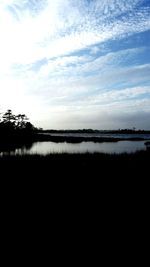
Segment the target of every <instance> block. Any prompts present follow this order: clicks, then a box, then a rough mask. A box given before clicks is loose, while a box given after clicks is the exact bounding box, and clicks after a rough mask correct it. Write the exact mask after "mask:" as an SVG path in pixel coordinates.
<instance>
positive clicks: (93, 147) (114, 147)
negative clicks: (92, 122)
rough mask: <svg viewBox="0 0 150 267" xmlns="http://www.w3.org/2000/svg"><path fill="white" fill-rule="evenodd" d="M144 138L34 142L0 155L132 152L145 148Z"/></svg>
mask: <svg viewBox="0 0 150 267" xmlns="http://www.w3.org/2000/svg"><path fill="white" fill-rule="evenodd" d="M144 143H145V140H142V141H119V142H103V143H94V142H81V143H73V144H72V143H67V142H60V143H55V142H50V141H47V142H35V143H33V144H32V145H31V146H30V147H25V146H24V147H22V148H16V149H15V150H14V151H9V152H1V153H0V155H4V154H11V155H18V154H19V155H23V154H41V155H47V154H49V153H86V152H89V153H94V152H101V153H109V154H111V153H117V154H120V153H125V152H126V153H132V152H136V151H139V150H146V146H145V145H144Z"/></svg>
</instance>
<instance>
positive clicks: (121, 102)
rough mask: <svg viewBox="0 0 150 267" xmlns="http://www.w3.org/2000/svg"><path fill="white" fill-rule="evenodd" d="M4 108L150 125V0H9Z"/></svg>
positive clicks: (0, 83)
mask: <svg viewBox="0 0 150 267" xmlns="http://www.w3.org/2000/svg"><path fill="white" fill-rule="evenodd" d="M0 38H1V42H0V59H1V60H0V69H1V72H0V112H1V110H7V109H8V108H10V109H11V110H12V111H13V112H14V113H15V114H18V113H21V114H26V115H27V116H28V117H29V119H30V121H31V122H32V123H33V124H34V125H35V126H36V127H42V128H43V129H50V128H51V129H80V128H94V129H106V130H107V129H110V130H111V129H118V128H133V127H135V128H137V129H144V130H148V129H150V1H147V0H132V1H131V0H82V1H81V0H76V1H74V0H54V1H52V0H37V1H35V0H24V1H20V0H1V1H0Z"/></svg>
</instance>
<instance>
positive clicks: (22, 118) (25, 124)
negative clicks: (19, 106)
mask: <svg viewBox="0 0 150 267" xmlns="http://www.w3.org/2000/svg"><path fill="white" fill-rule="evenodd" d="M35 130H36V128H35V127H34V126H33V124H32V123H31V122H29V119H28V118H27V116H26V115H25V114H17V115H15V114H13V113H12V111H11V110H10V109H8V110H7V111H6V112H5V113H3V114H0V135H4V134H13V133H17V132H19V133H31V132H33V131H35Z"/></svg>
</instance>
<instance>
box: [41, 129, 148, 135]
mask: <svg viewBox="0 0 150 267" xmlns="http://www.w3.org/2000/svg"><path fill="white" fill-rule="evenodd" d="M39 132H45V133H64V134H65V133H101V134H105V133H106V134H143V133H148V134H150V131H148V130H147V131H146V130H136V129H134V128H133V129H118V130H95V129H77V130H71V129H70V130H53V129H50V130H42V129H39Z"/></svg>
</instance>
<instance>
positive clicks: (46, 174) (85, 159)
mask: <svg viewBox="0 0 150 267" xmlns="http://www.w3.org/2000/svg"><path fill="white" fill-rule="evenodd" d="M149 169H150V151H148V150H147V151H140V152H137V153H133V154H126V153H125V154H121V155H118V154H113V155H109V154H103V153H94V154H90V153H86V154H67V153H66V154H50V155H46V156H40V155H22V156H19V155H18V156H9V155H6V156H2V157H0V171H1V175H2V173H3V175H5V174H9V175H10V176H13V175H15V176H20V177H23V176H24V175H25V176H26V177H32V178H36V177H38V176H39V175H40V176H41V177H43V179H46V178H48V179H49V178H51V179H52V178H54V176H56V175H57V174H58V175H59V178H61V177H63V175H64V177H65V176H69V177H70V178H71V177H73V176H76V177H77V178H79V177H84V176H85V177H87V175H91V177H93V178H95V177H97V178H98V177H99V178H100V177H101V178H102V177H103V178H104V177H105V176H106V175H107V174H109V176H110V177H113V175H114V176H115V175H119V176H120V177H122V176H123V175H126V176H127V175H131V173H132V174H134V173H138V174H139V175H146V173H147V175H148V173H149ZM80 175H82V176H80ZM64 177H63V179H64Z"/></svg>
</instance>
